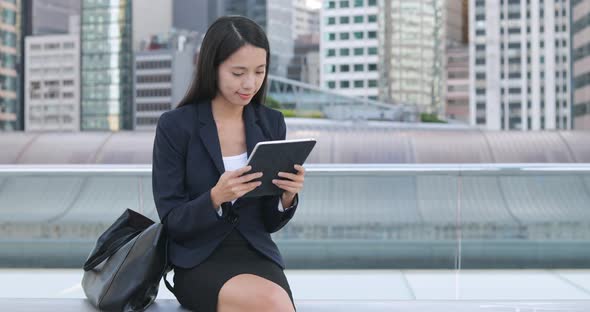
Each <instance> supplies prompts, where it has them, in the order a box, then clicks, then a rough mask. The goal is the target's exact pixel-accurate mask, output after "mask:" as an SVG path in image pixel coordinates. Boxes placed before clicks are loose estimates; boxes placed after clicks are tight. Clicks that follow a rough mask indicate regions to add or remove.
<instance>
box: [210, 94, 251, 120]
mask: <svg viewBox="0 0 590 312" xmlns="http://www.w3.org/2000/svg"><path fill="white" fill-rule="evenodd" d="M243 111H244V107H243V106H239V105H234V104H231V103H229V102H228V101H227V100H225V99H224V98H223V97H221V96H219V95H218V96H216V97H215V98H214V99H213V100H211V112H212V113H213V118H214V119H215V120H241V119H242V112H243Z"/></svg>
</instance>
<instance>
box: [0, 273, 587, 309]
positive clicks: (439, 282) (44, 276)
mask: <svg viewBox="0 0 590 312" xmlns="http://www.w3.org/2000/svg"><path fill="white" fill-rule="evenodd" d="M286 275H287V278H288V279H289V283H290V285H291V289H292V291H293V296H294V298H295V299H296V300H304V301H306V300H311V301H314V300H321V301H325V300H327V301H332V300H335V301H350V300H362V301H390V300H396V301H408V300H410V301H411V300H533V301H535V300H537V301H544V300H590V270H463V271H460V272H457V271H449V270H401V271H400V270H287V271H286ZM81 279H82V270H76V269H0V281H2V283H0V298H84V292H83V291H82V288H81V287H80V280H81ZM168 279H169V280H170V281H172V274H170V275H169V276H168ZM158 298H159V299H174V296H173V295H172V294H171V293H170V292H169V291H168V290H167V289H166V287H165V286H164V285H163V283H162V285H161V287H160V293H159V294H158Z"/></svg>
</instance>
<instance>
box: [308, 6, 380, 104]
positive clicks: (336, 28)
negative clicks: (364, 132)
mask: <svg viewBox="0 0 590 312" xmlns="http://www.w3.org/2000/svg"><path fill="white" fill-rule="evenodd" d="M378 12H379V7H378V3H377V0H350V1H348V0H343V1H325V2H324V5H323V7H322V9H321V14H320V30H321V32H320V33H321V34H322V35H321V38H320V87H322V88H328V89H332V90H335V91H337V92H340V93H342V94H346V95H352V96H358V97H363V98H368V99H373V100H376V99H377V98H378V95H379V69H378V63H379V55H378V46H379V44H378V32H379V31H378V27H379V25H378V22H377V15H378Z"/></svg>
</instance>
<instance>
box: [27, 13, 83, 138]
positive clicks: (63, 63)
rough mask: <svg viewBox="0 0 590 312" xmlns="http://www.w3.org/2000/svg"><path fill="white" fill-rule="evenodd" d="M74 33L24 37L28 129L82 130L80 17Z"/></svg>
mask: <svg viewBox="0 0 590 312" xmlns="http://www.w3.org/2000/svg"><path fill="white" fill-rule="evenodd" d="M69 20H70V27H69V29H70V30H71V34H65V35H44V36H27V37H26V38H25V57H26V58H25V83H24V87H25V92H24V100H25V109H24V112H25V113H24V120H25V130H26V131H79V130H80V34H79V27H80V25H79V17H77V16H70V17H69Z"/></svg>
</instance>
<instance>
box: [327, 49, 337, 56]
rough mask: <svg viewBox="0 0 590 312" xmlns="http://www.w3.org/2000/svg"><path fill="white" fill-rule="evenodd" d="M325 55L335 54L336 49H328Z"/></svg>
mask: <svg viewBox="0 0 590 312" xmlns="http://www.w3.org/2000/svg"><path fill="white" fill-rule="evenodd" d="M326 56H328V57H329V56H336V49H328V51H327V53H326Z"/></svg>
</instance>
